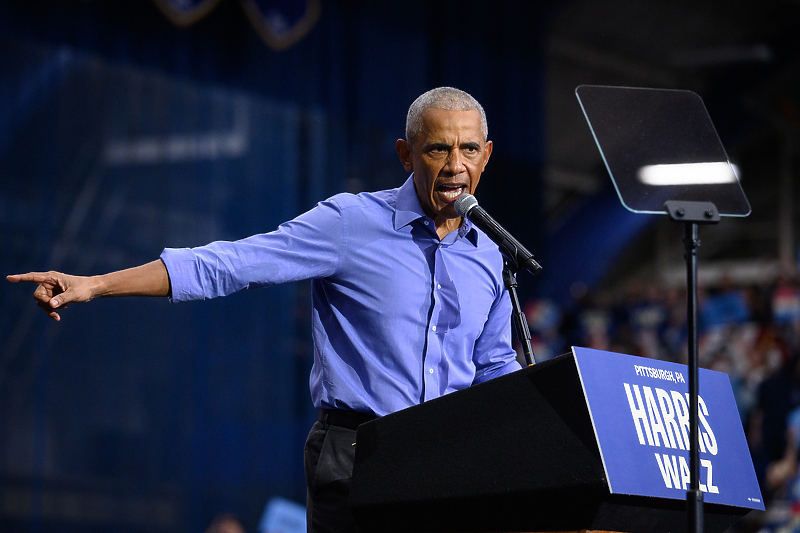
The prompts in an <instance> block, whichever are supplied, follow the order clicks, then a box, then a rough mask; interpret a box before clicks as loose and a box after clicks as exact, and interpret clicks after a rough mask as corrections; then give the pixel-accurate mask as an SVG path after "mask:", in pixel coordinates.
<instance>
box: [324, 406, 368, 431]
mask: <svg viewBox="0 0 800 533" xmlns="http://www.w3.org/2000/svg"><path fill="white" fill-rule="evenodd" d="M376 418H378V417H377V416H375V415H373V414H372V413H359V412H357V411H346V410H344V409H320V410H319V416H318V417H317V420H319V421H320V422H322V423H323V424H330V425H331V426H340V427H343V428H347V429H352V430H353V431H355V430H357V429H358V426H360V425H361V424H363V423H364V422H369V421H370V420H375V419H376Z"/></svg>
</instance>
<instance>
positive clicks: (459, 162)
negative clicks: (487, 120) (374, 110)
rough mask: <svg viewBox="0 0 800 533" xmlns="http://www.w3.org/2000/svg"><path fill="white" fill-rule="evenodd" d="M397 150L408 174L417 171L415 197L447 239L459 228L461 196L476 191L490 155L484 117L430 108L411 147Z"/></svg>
mask: <svg viewBox="0 0 800 533" xmlns="http://www.w3.org/2000/svg"><path fill="white" fill-rule="evenodd" d="M396 148H397V153H398V155H399V156H400V161H402V163H403V166H404V167H405V169H406V171H409V172H414V187H415V188H416V190H417V197H419V202H420V204H421V205H422V209H423V211H424V212H425V214H426V215H428V216H429V217H431V218H432V219H433V221H434V223H435V224H436V228H437V230H438V229H440V228H443V229H446V230H447V231H446V232H445V233H444V234H445V235H446V234H447V233H449V232H450V231H453V230H454V229H457V228H458V225H459V224H460V222H461V221H460V217H459V215H458V213H456V210H455V207H454V206H453V204H454V202H455V201H456V198H458V197H459V196H460V195H461V194H462V193H469V194H473V193H474V192H475V188H476V187H477V186H478V182H479V181H480V179H481V173H482V172H483V169H484V168H486V163H488V161H489V156H490V155H491V154H492V143H491V141H488V142H485V141H484V138H483V134H482V133H481V116H480V113H478V111H476V110H471V111H448V110H445V109H437V108H428V109H426V110H425V111H424V112H423V114H422V131H420V133H419V135H417V137H416V139H414V143H413V145H411V144H409V143H408V142H406V141H404V140H402V139H400V140H398V141H397V146H396ZM440 236H443V235H442V234H441V233H440Z"/></svg>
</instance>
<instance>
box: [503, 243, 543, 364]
mask: <svg viewBox="0 0 800 533" xmlns="http://www.w3.org/2000/svg"><path fill="white" fill-rule="evenodd" d="M516 273H517V267H516V265H515V264H513V263H511V262H509V261H508V260H507V259H503V283H504V284H505V286H506V290H508V294H509V295H510V296H511V306H512V307H513V311H512V313H511V316H512V317H513V319H514V329H516V331H517V339H518V340H519V343H520V344H521V345H522V353H523V354H524V355H525V362H526V363H527V364H528V366H531V365H533V364H534V363H536V359H535V356H534V355H533V347H532V346H531V331H530V329H528V320H527V319H526V318H525V313H523V312H522V306H521V305H520V303H519V297H518V296H517V276H516Z"/></svg>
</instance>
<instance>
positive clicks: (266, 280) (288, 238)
mask: <svg viewBox="0 0 800 533" xmlns="http://www.w3.org/2000/svg"><path fill="white" fill-rule="evenodd" d="M487 131H488V130H487V123H486V116H485V113H484V111H483V108H482V107H481V105H480V104H479V103H478V102H477V101H476V100H475V99H474V98H472V96H470V95H469V94H467V93H465V92H463V91H460V90H458V89H454V88H451V87H440V88H438V89H433V90H431V91H428V92H426V93H425V94H423V95H422V96H420V97H419V98H417V99H416V100H415V101H414V103H413V104H411V107H410V108H409V111H408V116H407V119H406V131H405V136H406V138H405V139H399V140H398V141H397V143H396V149H397V154H398V155H399V157H400V161H401V163H402V164H403V167H404V168H405V170H406V171H407V172H410V173H411V176H410V177H409V178H408V179H407V180H406V182H405V183H404V184H403V185H402V186H400V187H399V188H397V189H391V190H385V191H380V192H375V193H361V194H358V195H353V194H339V195H336V196H334V197H332V198H329V199H328V200H325V201H323V202H320V203H319V204H317V205H316V206H315V207H314V208H313V209H311V210H310V211H308V212H306V213H304V214H302V215H300V216H298V217H297V218H295V219H293V220H291V221H289V222H286V223H284V224H282V225H281V226H279V227H278V229H277V230H275V231H272V232H270V233H264V234H259V235H254V236H252V237H248V238H246V239H242V240H240V241H236V242H214V243H211V244H208V245H206V246H202V247H199V248H193V249H171V248H167V249H165V250H164V251H163V253H162V254H161V257H160V259H158V260H156V261H153V262H152V263H148V264H146V265H142V266H140V267H136V268H132V269H128V270H123V271H119V272H113V273H110V274H105V275H101V276H92V277H79V276H70V275H66V274H61V273H58V272H46V273H29V274H22V275H13V276H8V278H7V279H8V280H9V281H12V282H20V281H27V282H33V283H38V284H39V286H38V287H37V289H36V291H35V293H34V296H35V298H36V300H37V303H38V305H39V306H40V307H42V308H43V309H44V310H45V312H46V313H47V314H48V315H49V316H50V317H52V318H54V319H55V320H60V315H59V311H60V310H61V309H62V308H63V307H65V306H66V305H67V304H69V303H74V302H87V301H89V300H92V299H93V298H98V297H104V296H169V297H170V298H171V299H172V301H186V300H199V299H206V298H214V297H217V296H224V295H227V294H231V293H234V292H237V291H240V290H242V289H248V288H254V287H263V286H269V285H274V284H277V283H283V282H287V281H296V280H301V279H311V280H312V304H313V317H312V335H313V341H314V365H313V368H312V370H311V377H310V387H311V396H312V399H313V401H314V406H315V407H317V408H318V409H319V418H318V421H317V422H316V423H315V424H314V426H313V427H312V429H311V432H310V433H309V436H308V440H307V441H306V447H305V470H306V482H307V485H308V501H307V511H308V529H309V531H314V532H323V531H355V524H354V522H353V518H352V516H351V515H350V512H349V510H348V508H347V497H348V492H349V486H350V477H351V473H352V468H353V458H354V455H355V450H354V446H353V443H354V442H355V430H356V428H357V427H358V425H359V424H360V423H363V422H365V421H367V420H370V419H372V418H375V417H378V416H383V415H386V414H388V413H392V412H394V411H397V410H400V409H404V408H406V407H411V406H413V405H417V404H419V403H421V402H424V401H426V400H430V399H432V398H436V397H439V396H442V395H443V394H447V393H449V392H452V391H456V390H459V389H463V388H465V387H469V386H470V385H472V384H474V383H480V382H483V381H486V380H488V379H491V378H494V377H496V376H500V375H503V374H507V373H509V372H512V371H515V370H517V369H519V368H520V366H519V364H518V363H517V361H516V353H515V352H514V350H513V349H512V347H511V323H510V320H509V318H510V315H511V302H510V298H509V296H508V294H507V292H506V290H505V288H504V285H503V278H502V268H503V258H502V256H501V254H500V252H499V250H498V247H497V245H495V244H494V243H493V242H492V241H491V240H490V239H489V238H488V237H487V236H486V234H484V233H483V232H482V231H480V230H479V229H477V228H475V227H473V226H472V224H471V223H470V222H469V221H468V220H466V219H462V217H460V216H459V214H458V213H457V212H456V210H455V207H454V202H455V201H456V199H457V198H458V197H459V196H460V195H462V194H464V193H469V194H473V193H474V192H475V189H476V187H477V186H478V182H479V181H480V178H481V174H482V173H483V170H484V169H485V168H486V164H487V163H488V161H489V157H490V155H491V153H492V143H491V141H488V140H487Z"/></svg>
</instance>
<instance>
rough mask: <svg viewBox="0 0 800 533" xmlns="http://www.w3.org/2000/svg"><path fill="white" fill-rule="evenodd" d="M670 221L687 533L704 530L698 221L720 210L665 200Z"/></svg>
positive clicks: (709, 204)
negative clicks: (681, 341) (684, 405)
mask: <svg viewBox="0 0 800 533" xmlns="http://www.w3.org/2000/svg"><path fill="white" fill-rule="evenodd" d="M664 207H665V208H666V210H667V213H669V216H670V218H671V219H672V220H674V221H676V222H682V223H683V224H684V236H683V246H684V259H685V260H686V311H687V313H686V316H687V322H688V324H687V330H688V337H689V339H688V341H689V342H688V344H689V346H688V348H689V440H690V442H691V451H690V453H689V490H688V491H686V504H687V505H686V511H687V520H688V526H689V527H688V529H689V532H690V533H703V493H702V491H700V449H699V446H698V444H699V440H698V439H699V438H700V435H699V431H698V427H697V425H698V413H697V409H698V402H699V386H698V378H699V372H698V363H697V359H698V357H697V356H698V339H697V249H698V248H699V247H700V239H699V238H698V225H699V224H715V223H717V222H719V211H718V210H717V207H716V206H715V205H714V204H713V203H712V202H666V203H665V204H664Z"/></svg>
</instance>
